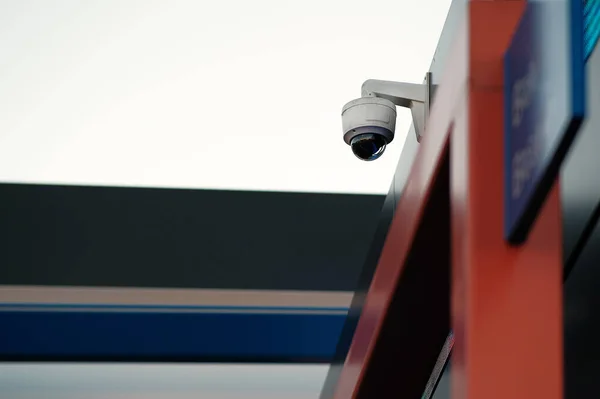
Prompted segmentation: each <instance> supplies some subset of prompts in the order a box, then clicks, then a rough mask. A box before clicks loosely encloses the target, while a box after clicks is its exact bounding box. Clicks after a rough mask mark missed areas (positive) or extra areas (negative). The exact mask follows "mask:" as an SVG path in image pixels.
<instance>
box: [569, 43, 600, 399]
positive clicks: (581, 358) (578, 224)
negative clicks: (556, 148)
mask: <svg viewBox="0 0 600 399" xmlns="http://www.w3.org/2000/svg"><path fill="white" fill-rule="evenodd" d="M587 78H588V83H587V96H588V109H587V120H586V122H585V125H584V126H583V128H582V129H581V130H580V132H579V136H578V138H577V141H576V143H575V145H574V147H573V148H572V150H571V152H570V154H569V156H568V159H567V161H566V163H565V164H564V167H563V171H562V176H561V177H562V180H561V195H562V206H563V228H564V230H563V236H564V257H565V261H566V262H567V267H569V266H571V267H572V270H571V271H570V273H569V274H568V277H567V281H566V283H565V291H564V293H565V298H564V301H565V314H564V323H565V341H564V342H565V393H566V395H565V397H566V398H568V399H579V398H581V399H583V398H586V399H587V398H591V397H597V396H598V393H597V391H598V374H599V373H600V363H599V361H598V359H600V346H599V345H598V343H599V337H600V312H599V311H598V309H600V289H598V288H599V284H600V225H598V224H597V220H596V218H597V215H594V213H595V212H596V210H597V209H598V207H599V206H600V156H599V155H598V154H599V150H600V50H599V49H598V48H596V49H595V51H594V53H593V54H592V56H591V57H590V58H589V59H588V63H587ZM587 229H589V231H590V233H591V234H590V237H586V236H587V234H586V233H587V232H586V230H587Z"/></svg>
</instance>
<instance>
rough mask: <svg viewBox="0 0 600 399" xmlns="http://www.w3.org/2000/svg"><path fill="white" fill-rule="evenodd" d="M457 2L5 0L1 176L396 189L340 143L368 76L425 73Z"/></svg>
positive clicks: (383, 161) (385, 164)
mask: <svg viewBox="0 0 600 399" xmlns="http://www.w3.org/2000/svg"><path fill="white" fill-rule="evenodd" d="M449 5H450V1H449V0H369V1H368V2H367V1H356V0H327V1H323V0H303V1H289V0H254V1H252V2H249V1H244V0H220V1H218V2H217V1H213V2H208V1H200V0H168V1H167V0H86V1H80V0H0V181H3V182H31V183H59V184H84V185H109V186H150V187H181V188H207V189H234V190H235V189H241V190H268V191H300V192H347V193H387V191H388V189H389V185H390V182H391V180H392V176H393V173H394V170H395V166H396V163H397V161H398V158H399V155H400V151H401V149H402V144H403V142H404V138H405V136H406V132H407V131H408V128H409V126H410V123H411V117H410V112H409V111H408V110H405V109H399V110H398V114H399V116H398V121H397V129H396V131H397V133H396V139H395V140H394V142H393V143H391V144H390V145H389V146H388V149H387V150H386V153H385V154H384V156H383V157H382V158H380V159H379V160H377V161H376V162H364V161H360V160H358V159H357V158H355V157H354V155H353V154H352V152H351V151H350V148H349V147H348V146H347V145H346V144H345V143H344V142H343V140H342V131H341V109H342V106H343V105H344V104H345V103H346V102H348V101H350V100H352V99H354V98H357V97H359V96H360V87H361V84H362V82H363V81H364V80H366V79H369V78H373V79H385V80H398V81H406V82H415V83H420V82H421V81H422V79H423V77H424V74H425V72H426V71H427V69H428V67H429V65H430V63H431V59H432V56H433V53H434V50H435V47H436V44H437V41H438V39H439V35H440V32H441V29H442V26H443V23H444V20H445V17H446V14H447V11H448V8H449Z"/></svg>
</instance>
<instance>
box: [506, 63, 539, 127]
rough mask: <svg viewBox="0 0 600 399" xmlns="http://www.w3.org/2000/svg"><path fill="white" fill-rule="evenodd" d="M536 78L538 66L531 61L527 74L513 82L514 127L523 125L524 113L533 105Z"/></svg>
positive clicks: (512, 110)
mask: <svg viewBox="0 0 600 399" xmlns="http://www.w3.org/2000/svg"><path fill="white" fill-rule="evenodd" d="M536 80H537V73H536V67H535V64H534V63H533V62H530V63H529V68H528V70H527V74H526V75H525V76H523V77H522V78H521V79H517V81H516V82H515V83H514V84H513V87H512V99H511V112H512V126H513V127H514V128H517V127H519V126H521V122H522V121H523V115H524V114H525V112H527V109H528V108H529V105H531V99H532V97H533V93H534V90H535V84H536Z"/></svg>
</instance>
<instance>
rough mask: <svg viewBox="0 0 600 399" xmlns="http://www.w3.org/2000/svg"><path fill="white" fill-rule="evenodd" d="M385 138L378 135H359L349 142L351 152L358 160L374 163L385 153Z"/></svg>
mask: <svg viewBox="0 0 600 399" xmlns="http://www.w3.org/2000/svg"><path fill="white" fill-rule="evenodd" d="M386 144H387V142H386V140H385V137H383V136H382V135H380V134H373V133H368V134H359V135H358V136H356V137H354V138H353V139H352V140H351V141H350V146H351V147H352V152H353V153H354V155H356V157H357V158H358V159H361V160H363V161H374V160H376V159H377V158H379V157H380V156H381V155H382V154H383V152H384V151H385V145H386Z"/></svg>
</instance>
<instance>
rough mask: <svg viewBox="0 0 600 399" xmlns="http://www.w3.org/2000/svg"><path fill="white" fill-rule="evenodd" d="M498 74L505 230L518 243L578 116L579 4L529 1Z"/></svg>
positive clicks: (581, 89)
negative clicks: (502, 89) (501, 87)
mask: <svg viewBox="0 0 600 399" xmlns="http://www.w3.org/2000/svg"><path fill="white" fill-rule="evenodd" d="M504 74H505V76H504V87H505V93H504V96H505V137H504V147H505V148H504V153H505V160H504V162H505V187H504V208H505V209H504V231H505V237H506V239H507V240H508V241H509V242H511V243H513V244H519V243H521V242H523V241H524V240H525V239H526V237H527V235H528V233H529V230H530V229H531V226H532V224H533V222H534V221H535V218H536V216H537V214H538V211H539V209H540V207H541V206H542V204H543V203H544V201H545V198H546V196H547V195H548V193H549V191H550V189H551V187H552V185H553V183H554V181H555V179H556V176H557V174H558V171H559V169H560V164H561V163H562V161H563V159H564V157H565V155H566V153H567V151H568V149H569V146H570V145H571V143H572V141H573V138H574V137H575V134H576V132H577V130H578V129H579V126H580V125H581V122H582V120H583V118H584V114H585V81H584V77H585V70H584V46H583V3H582V1H581V0H529V1H528V2H527V6H526V10H525V12H524V14H523V16H522V18H521V21H520V23H519V25H518V26H517V29H516V31H515V34H514V36H513V38H512V42H511V44H510V46H509V48H508V50H507V52H506V54H505V56H504Z"/></svg>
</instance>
